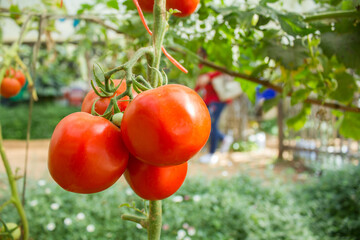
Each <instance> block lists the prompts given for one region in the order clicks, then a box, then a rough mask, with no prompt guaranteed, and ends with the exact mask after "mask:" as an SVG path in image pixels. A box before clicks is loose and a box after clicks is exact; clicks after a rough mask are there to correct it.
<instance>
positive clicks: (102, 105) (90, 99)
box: [81, 79, 137, 115]
mask: <svg viewBox="0 0 360 240" xmlns="http://www.w3.org/2000/svg"><path fill="white" fill-rule="evenodd" d="M113 81H114V84H115V86H118V85H119V84H120V83H121V85H120V87H119V88H118V89H117V90H116V92H115V94H116V95H120V94H121V93H123V92H124V91H125V90H126V81H125V80H119V79H116V80H113ZM97 90H99V88H97ZM115 94H114V95H115ZM114 95H113V96H111V97H107V98H101V99H100V100H99V101H97V102H96V104H95V111H96V112H97V113H98V114H100V115H102V114H104V112H105V110H106V109H107V107H108V105H109V103H110V100H111V98H112V97H114ZM136 95H137V93H136V92H135V91H133V96H134V97H135V96H136ZM99 98H100V97H99V96H98V95H97V94H96V93H95V92H94V90H93V89H91V90H90V91H89V92H88V93H87V94H86V96H85V98H84V100H83V103H82V105H81V111H82V112H87V113H91V108H92V105H93V103H94V102H95V101H96V100H97V99H99ZM129 99H130V98H129V97H128V96H125V97H123V98H121V100H119V101H118V106H119V108H120V110H121V111H122V112H123V111H125V108H126V107H127V105H128V104H129V101H128V100H129ZM123 100H125V101H123Z"/></svg>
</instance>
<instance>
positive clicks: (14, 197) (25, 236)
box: [0, 125, 29, 240]
mask: <svg viewBox="0 0 360 240" xmlns="http://www.w3.org/2000/svg"><path fill="white" fill-rule="evenodd" d="M0 155H1V159H2V161H3V163H4V167H5V170H6V175H7V176H8V180H9V185H10V191H11V199H10V201H11V203H13V204H14V206H15V208H16V210H17V211H18V214H19V216H20V219H21V223H22V227H23V239H24V240H27V239H28V238H29V225H28V222H27V219H26V215H25V211H24V208H23V206H22V204H21V201H20V197H19V194H18V190H17V187H16V180H15V177H14V174H13V173H12V171H11V167H10V164H9V161H8V159H7V156H6V154H5V149H4V147H3V141H2V133H1V125H0ZM10 201H9V202H10Z"/></svg>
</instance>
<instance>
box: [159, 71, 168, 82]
mask: <svg viewBox="0 0 360 240" xmlns="http://www.w3.org/2000/svg"><path fill="white" fill-rule="evenodd" d="M161 72H162V74H163V79H164V81H163V83H162V85H167V84H168V83H169V80H168V77H167V75H166V73H165V72H164V70H161Z"/></svg>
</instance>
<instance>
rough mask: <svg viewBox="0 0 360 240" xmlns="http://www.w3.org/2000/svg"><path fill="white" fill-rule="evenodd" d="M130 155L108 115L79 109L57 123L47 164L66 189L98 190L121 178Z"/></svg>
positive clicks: (54, 176) (75, 190) (78, 191)
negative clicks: (97, 114) (105, 116)
mask: <svg viewBox="0 0 360 240" xmlns="http://www.w3.org/2000/svg"><path fill="white" fill-rule="evenodd" d="M128 158H129V153H128V151H127V149H126V147H125V146H124V144H123V142H122V140H121V133H120V129H119V128H117V127H116V126H115V125H114V124H112V123H111V122H110V121H108V120H106V119H105V118H102V117H96V116H92V115H91V114H88V113H84V112H77V113H72V114H70V115H68V116H66V117H65V118H64V119H62V120H61V121H60V122H59V124H58V125H57V126H56V128H55V130H54V133H53V135H52V137H51V141H50V147H49V160H48V167H49V171H50V174H51V176H52V177H53V179H54V180H55V181H56V182H57V183H58V184H59V185H60V186H61V187H62V188H64V189H65V190H67V191H70V192H76V193H95V192H100V191H102V190H105V189H107V188H108V187H110V186H111V185H113V184H114V183H115V182H116V181H117V180H118V179H119V178H120V177H121V175H122V174H123V173H124V171H125V169H126V166H127V162H128Z"/></svg>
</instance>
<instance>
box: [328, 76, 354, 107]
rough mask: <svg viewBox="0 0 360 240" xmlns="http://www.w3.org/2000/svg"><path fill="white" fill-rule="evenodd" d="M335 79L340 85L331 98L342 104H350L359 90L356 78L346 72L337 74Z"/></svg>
mask: <svg viewBox="0 0 360 240" xmlns="http://www.w3.org/2000/svg"><path fill="white" fill-rule="evenodd" d="M335 79H336V81H337V83H338V84H337V88H336V90H335V91H334V92H332V93H331V94H330V97H331V98H332V99H335V100H337V101H339V102H342V103H350V102H351V101H352V100H353V96H354V93H355V92H356V91H357V89H358V88H357V85H356V81H355V79H354V77H353V76H352V75H350V74H348V73H346V72H342V73H338V74H336V75H335Z"/></svg>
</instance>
